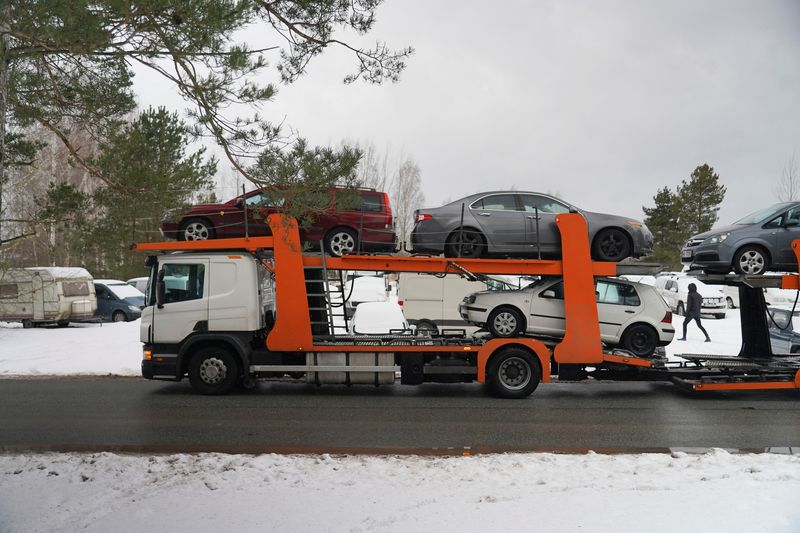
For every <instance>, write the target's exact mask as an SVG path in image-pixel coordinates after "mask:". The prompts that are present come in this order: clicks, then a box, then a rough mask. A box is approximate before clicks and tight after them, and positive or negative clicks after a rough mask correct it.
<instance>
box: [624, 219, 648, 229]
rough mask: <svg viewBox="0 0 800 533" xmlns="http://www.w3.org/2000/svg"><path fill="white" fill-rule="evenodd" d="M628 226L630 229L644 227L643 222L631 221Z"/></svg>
mask: <svg viewBox="0 0 800 533" xmlns="http://www.w3.org/2000/svg"><path fill="white" fill-rule="evenodd" d="M628 225H629V226H630V227H632V228H642V227H644V224H642V223H641V222H638V221H636V220H629V221H628Z"/></svg>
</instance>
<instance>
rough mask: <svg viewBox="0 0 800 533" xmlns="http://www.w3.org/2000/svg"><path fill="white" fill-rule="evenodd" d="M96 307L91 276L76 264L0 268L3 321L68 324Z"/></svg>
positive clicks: (0, 317)
mask: <svg viewBox="0 0 800 533" xmlns="http://www.w3.org/2000/svg"><path fill="white" fill-rule="evenodd" d="M95 309H97V299H96V298H95V293H94V285H92V275H91V274H89V272H88V271H87V270H86V269H83V268H75V267H31V268H8V269H0V320H3V321H9V322H22V327H24V328H30V327H34V326H36V325H39V324H58V325H59V326H66V325H68V324H69V323H70V322H71V321H72V322H76V321H83V320H89V319H91V318H92V316H94V312H95Z"/></svg>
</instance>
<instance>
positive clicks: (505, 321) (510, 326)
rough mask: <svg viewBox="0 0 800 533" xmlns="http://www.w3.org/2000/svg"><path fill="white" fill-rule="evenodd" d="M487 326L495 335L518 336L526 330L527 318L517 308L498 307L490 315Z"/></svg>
mask: <svg viewBox="0 0 800 533" xmlns="http://www.w3.org/2000/svg"><path fill="white" fill-rule="evenodd" d="M486 328H487V329H488V330H489V332H490V333H491V334H492V336H494V337H518V336H519V335H520V334H521V333H522V332H523V331H525V319H524V318H522V313H520V312H519V311H517V310H516V309H512V308H511V307H498V308H497V309H495V310H494V311H492V313H491V314H490V315H489V320H488V321H487V322H486Z"/></svg>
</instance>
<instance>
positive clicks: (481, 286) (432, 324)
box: [397, 272, 507, 334]
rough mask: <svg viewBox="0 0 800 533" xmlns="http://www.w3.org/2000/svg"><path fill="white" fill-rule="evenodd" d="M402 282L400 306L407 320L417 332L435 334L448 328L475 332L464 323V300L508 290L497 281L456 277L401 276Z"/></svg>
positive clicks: (405, 273) (399, 294) (501, 282)
mask: <svg viewBox="0 0 800 533" xmlns="http://www.w3.org/2000/svg"><path fill="white" fill-rule="evenodd" d="M398 282H399V283H398V287H397V299H398V302H397V303H398V304H400V307H401V308H402V309H403V315H405V317H406V320H408V323H409V324H411V325H413V326H415V327H416V329H417V331H428V332H430V333H432V334H436V333H439V332H440V329H448V328H451V329H456V328H457V329H463V330H465V331H466V332H467V333H474V332H475V330H476V329H477V327H476V326H474V325H472V324H470V323H469V322H467V321H466V320H464V318H463V317H462V316H461V314H460V313H459V309H458V306H459V304H460V303H461V300H463V299H464V296H466V295H467V294H471V293H474V292H479V291H485V290H502V289H504V288H506V287H507V284H506V283H505V282H503V281H499V280H494V279H488V280H486V281H470V280H468V279H466V278H462V277H461V276H455V275H453V276H443V277H439V276H436V275H433V274H415V273H410V272H404V273H401V274H400V278H399V280H398Z"/></svg>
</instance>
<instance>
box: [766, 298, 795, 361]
mask: <svg viewBox="0 0 800 533" xmlns="http://www.w3.org/2000/svg"><path fill="white" fill-rule="evenodd" d="M798 316H800V310H795V311H794V312H793V311H792V309H791V308H789V309H784V308H780V307H770V308H769V309H767V321H768V324H769V339H770V343H771V344H772V353H800V334H798V333H797V332H796V331H795V330H794V319H795V318H797V317H798Z"/></svg>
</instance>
